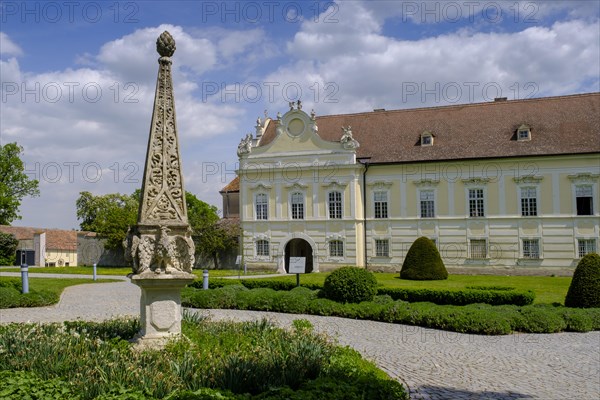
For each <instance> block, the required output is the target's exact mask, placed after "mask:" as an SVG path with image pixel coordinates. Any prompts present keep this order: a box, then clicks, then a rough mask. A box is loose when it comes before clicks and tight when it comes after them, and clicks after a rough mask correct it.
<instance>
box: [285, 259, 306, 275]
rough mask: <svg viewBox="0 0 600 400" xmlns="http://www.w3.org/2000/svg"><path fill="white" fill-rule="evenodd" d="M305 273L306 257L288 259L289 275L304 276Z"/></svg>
mask: <svg viewBox="0 0 600 400" xmlns="http://www.w3.org/2000/svg"><path fill="white" fill-rule="evenodd" d="M305 272H306V257H290V272H289V273H290V274H304V273H305Z"/></svg>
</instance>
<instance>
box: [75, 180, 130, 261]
mask: <svg viewBox="0 0 600 400" xmlns="http://www.w3.org/2000/svg"><path fill="white" fill-rule="evenodd" d="M75 205H76V207H77V219H79V220H81V223H80V225H79V226H80V227H81V229H82V230H84V231H92V232H96V233H98V234H99V235H100V236H101V237H102V238H105V239H106V247H107V248H109V249H115V250H118V249H122V247H123V244H122V243H123V239H125V235H126V234H127V229H128V228H129V227H130V226H131V225H135V224H136V222H137V212H138V205H139V196H138V195H137V194H136V193H134V194H132V195H126V194H120V193H111V194H106V195H100V196H94V195H93V194H91V193H90V192H81V193H79V198H78V199H77V201H76V203H75Z"/></svg>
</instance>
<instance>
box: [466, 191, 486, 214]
mask: <svg viewBox="0 0 600 400" xmlns="http://www.w3.org/2000/svg"><path fill="white" fill-rule="evenodd" d="M469 217H485V210H484V208H483V189H469Z"/></svg>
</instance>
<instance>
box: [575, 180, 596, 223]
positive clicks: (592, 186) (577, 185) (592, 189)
mask: <svg viewBox="0 0 600 400" xmlns="http://www.w3.org/2000/svg"><path fill="white" fill-rule="evenodd" d="M582 188H589V189H590V191H591V196H585V197H586V198H587V197H589V198H591V202H592V204H591V207H592V209H591V211H592V212H591V213H590V214H579V209H578V208H577V199H578V198H579V197H583V196H577V192H578V191H579V190H581V189H582ZM574 196H575V200H574V204H573V205H574V207H575V215H577V216H584V217H585V216H588V217H589V216H591V215H594V211H595V210H594V209H595V208H596V207H594V206H595V205H596V201H595V199H594V185H593V184H591V183H578V184H575V187H574Z"/></svg>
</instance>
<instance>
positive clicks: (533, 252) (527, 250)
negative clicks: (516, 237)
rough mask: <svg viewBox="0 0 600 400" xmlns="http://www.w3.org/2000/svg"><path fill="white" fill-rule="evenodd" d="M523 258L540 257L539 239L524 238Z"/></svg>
mask: <svg viewBox="0 0 600 400" xmlns="http://www.w3.org/2000/svg"><path fill="white" fill-rule="evenodd" d="M523 258H533V259H538V258H540V241H539V239H523Z"/></svg>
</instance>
